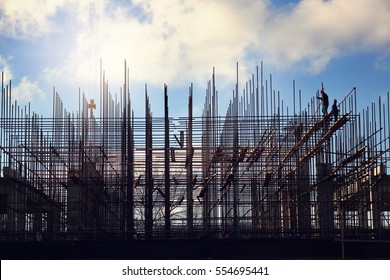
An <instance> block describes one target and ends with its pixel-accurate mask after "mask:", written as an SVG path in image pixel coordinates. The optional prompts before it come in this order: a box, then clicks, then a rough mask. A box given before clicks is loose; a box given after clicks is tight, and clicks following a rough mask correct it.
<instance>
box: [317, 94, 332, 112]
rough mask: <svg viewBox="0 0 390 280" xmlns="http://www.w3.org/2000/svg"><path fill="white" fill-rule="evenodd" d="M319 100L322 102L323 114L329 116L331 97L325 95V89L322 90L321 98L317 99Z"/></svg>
mask: <svg viewBox="0 0 390 280" xmlns="http://www.w3.org/2000/svg"><path fill="white" fill-rule="evenodd" d="M317 98H318V99H321V100H322V114H323V116H325V115H326V114H328V107H329V97H328V95H327V94H326V93H325V91H324V90H323V89H321V97H317Z"/></svg>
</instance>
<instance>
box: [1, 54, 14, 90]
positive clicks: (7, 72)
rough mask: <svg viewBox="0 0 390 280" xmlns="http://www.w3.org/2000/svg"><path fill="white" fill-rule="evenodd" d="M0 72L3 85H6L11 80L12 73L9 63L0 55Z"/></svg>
mask: <svg viewBox="0 0 390 280" xmlns="http://www.w3.org/2000/svg"><path fill="white" fill-rule="evenodd" d="M0 72H2V78H3V80H4V84H7V83H8V82H9V81H10V80H11V79H12V78H13V73H12V69H11V66H10V65H9V62H8V60H7V59H5V58H4V57H3V56H2V55H1V54H0Z"/></svg>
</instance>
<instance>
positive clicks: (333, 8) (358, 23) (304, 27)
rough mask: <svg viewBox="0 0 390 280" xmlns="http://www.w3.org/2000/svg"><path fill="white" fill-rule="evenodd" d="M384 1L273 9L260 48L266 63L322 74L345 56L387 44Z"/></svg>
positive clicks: (318, 1)
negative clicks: (329, 64)
mask: <svg viewBox="0 0 390 280" xmlns="http://www.w3.org/2000/svg"><path fill="white" fill-rule="evenodd" d="M388 26H390V2H389V1H387V0H373V1H366V0H356V1H353V4H352V3H351V1H348V0H334V1H322V0H307V1H301V2H299V4H297V5H295V6H293V7H292V9H291V8H290V9H288V10H274V11H273V13H272V17H271V18H270V19H269V21H267V23H266V30H268V32H267V33H266V35H265V37H264V41H263V44H262V46H261V47H260V48H261V50H262V51H263V52H264V54H265V55H266V56H267V57H269V59H270V61H271V62H272V63H274V64H275V65H279V67H285V68H287V69H288V68H289V67H291V66H293V65H294V64H297V63H298V64H299V63H303V64H304V66H305V67H308V70H309V71H312V72H320V71H321V70H323V69H324V68H325V67H326V65H327V64H328V63H329V61H330V60H332V59H334V58H337V57H339V56H341V55H344V54H349V53H354V52H359V51H364V52H369V51H372V50H375V49H376V48H381V47H383V46H385V45H388V44H389V43H390V29H389V28H387V27H388Z"/></svg>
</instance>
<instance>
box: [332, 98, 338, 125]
mask: <svg viewBox="0 0 390 280" xmlns="http://www.w3.org/2000/svg"><path fill="white" fill-rule="evenodd" d="M332 115H333V120H334V122H337V119H338V117H339V108H338V107H337V99H334V100H333V105H332Z"/></svg>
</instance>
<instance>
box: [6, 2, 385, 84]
mask: <svg viewBox="0 0 390 280" xmlns="http://www.w3.org/2000/svg"><path fill="white" fill-rule="evenodd" d="M14 2H16V1H12V2H11V0H6V1H5V2H3V4H0V5H1V6H0V7H1V8H0V13H2V14H3V15H6V17H5V20H1V21H0V30H2V31H4V30H5V27H4V26H5V25H4V24H8V25H9V26H11V27H12V28H11V29H10V30H12V32H11V31H10V32H11V33H12V34H22V35H24V36H27V35H29V34H31V36H34V35H37V34H41V35H42V34H49V33H50V32H55V31H56V30H58V29H59V28H64V29H65V28H66V29H68V30H70V31H69V32H66V36H67V38H69V40H68V41H71V42H72V45H69V44H67V45H66V51H67V54H68V56H67V59H65V60H64V61H60V62H59V63H58V64H55V63H54V62H53V61H54V59H53V61H51V62H50V63H47V65H49V66H48V67H47V68H46V69H45V72H44V73H43V75H42V76H45V77H46V79H47V81H48V82H50V83H51V84H55V85H58V84H59V83H64V84H67V83H69V84H72V85H74V86H79V85H81V86H84V85H89V86H91V85H93V86H91V87H93V88H95V87H96V84H97V85H98V76H99V59H100V58H102V59H103V65H104V68H105V69H106V73H107V78H108V79H109V81H110V83H111V85H113V84H114V85H120V84H121V83H122V80H123V60H124V59H127V63H128V66H129V68H130V79H131V82H140V83H145V82H146V83H151V84H154V85H162V84H163V83H168V84H171V83H175V85H180V84H181V85H188V84H189V83H190V82H194V83H201V85H205V82H206V81H207V80H208V79H209V78H210V73H211V71H212V67H213V66H215V67H216V72H217V78H218V79H219V82H221V81H224V80H227V81H229V82H230V83H233V82H234V80H235V63H236V62H239V64H240V76H241V77H243V78H247V77H248V76H249V72H252V71H254V66H255V65H256V64H259V63H260V60H264V61H265V64H266V65H270V66H273V67H278V68H281V69H286V70H288V69H291V68H292V67H295V68H299V69H300V70H303V71H309V72H312V73H319V72H321V71H322V70H323V69H324V68H325V67H326V66H327V65H328V63H329V62H330V61H331V60H332V59H335V58H337V57H340V56H343V55H348V54H350V53H356V52H361V51H363V52H370V51H375V50H378V49H379V50H380V49H383V48H385V47H386V46H388V45H389V43H390V29H389V28H388V26H390V2H389V1H388V0H372V1H367V0H355V1H353V4H352V5H351V1H348V0H333V1H322V0H305V1H300V2H299V3H297V4H291V5H287V6H283V7H277V6H275V5H273V4H272V1H267V0H265V1H259V0H257V1H256V0H245V1H210V0H207V1H206V0H199V1H191V0H181V1H176V0H164V1H160V0H133V1H132V4H130V1H129V2H122V1H121V2H117V1H110V0H99V1H93V0H90V1H76V0H62V1H44V0H36V1H19V2H17V3H18V7H16V6H15V5H16V4H12V3H14ZM27 2H28V4H27ZM79 2H81V4H80V3H79ZM20 3H22V4H20ZM37 7H39V9H38V8H37ZM32 10H33V11H36V12H31V11H32ZM59 11H62V12H64V13H66V14H67V16H69V17H71V19H72V20H68V21H67V24H71V25H72V28H71V27H69V26H61V22H60V21H57V19H56V17H55V15H57V13H58V12H59ZM1 26H2V27H1ZM15 36H16V35H15ZM70 39H72V40H70ZM73 42H74V43H73ZM64 48H65V46H64ZM248 50H249V51H250V52H251V53H252V54H255V56H253V55H248ZM242 65H245V66H246V67H249V68H250V67H253V68H250V69H246V68H244V66H242Z"/></svg>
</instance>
